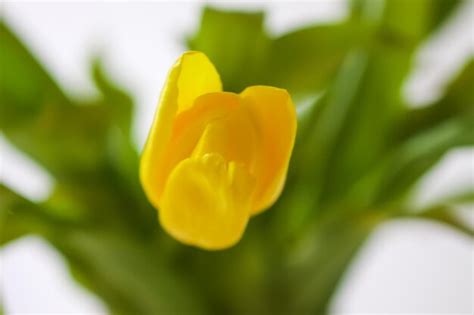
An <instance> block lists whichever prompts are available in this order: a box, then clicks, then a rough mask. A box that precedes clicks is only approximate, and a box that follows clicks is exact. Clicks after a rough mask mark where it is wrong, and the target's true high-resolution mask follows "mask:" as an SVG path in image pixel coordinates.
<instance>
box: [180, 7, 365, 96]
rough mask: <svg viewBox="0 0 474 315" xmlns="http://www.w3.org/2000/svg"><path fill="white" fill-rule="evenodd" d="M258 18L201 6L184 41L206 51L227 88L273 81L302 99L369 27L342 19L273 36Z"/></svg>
mask: <svg viewBox="0 0 474 315" xmlns="http://www.w3.org/2000/svg"><path fill="white" fill-rule="evenodd" d="M263 23H264V15H263V13H243V12H226V11H219V10H216V9H211V8H206V9H205V10H204V12H203V15H202V18H201V25H200V28H199V30H198V32H197V33H196V34H195V35H194V36H193V37H192V38H191V39H190V40H189V47H190V48H191V49H195V50H200V51H203V52H204V53H206V54H207V55H208V56H209V58H210V59H211V60H212V61H213V63H214V64H215V65H216V67H217V69H218V71H219V73H220V74H221V77H222V80H223V82H224V87H225V89H227V90H230V91H234V92H240V91H241V90H243V89H244V88H245V87H247V86H250V85H262V84H264V85H272V86H277V87H281V88H285V89H288V90H289V91H290V93H291V95H292V96H293V98H295V99H296V100H301V99H304V98H305V97H307V96H311V95H314V94H315V93H316V92H317V91H318V90H321V89H323V88H324V87H326V84H327V83H328V81H329V80H330V79H331V78H332V77H333V75H334V74H335V73H336V71H337V69H338V67H339V66H340V65H341V63H342V62H343V59H344V57H345V55H346V54H347V53H348V52H349V51H350V50H351V49H352V48H354V47H357V46H359V45H360V44H361V43H363V42H364V41H366V40H367V36H368V33H369V29H368V28H367V27H365V26H364V25H362V24H359V23H345V22H344V23H340V24H332V25H321V26H312V27H307V28H302V29H299V30H296V31H292V32H290V33H287V34H284V35H282V36H279V37H272V36H270V35H269V34H268V33H267V32H266V31H265V29H264V24H263ZM229 30H232V32H231V35H229ZM349 32H350V33H351V36H350V37H348V36H347V33H349Z"/></svg>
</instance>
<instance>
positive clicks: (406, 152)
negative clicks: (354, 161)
mask: <svg viewBox="0 0 474 315" xmlns="http://www.w3.org/2000/svg"><path fill="white" fill-rule="evenodd" d="M473 126H474V115H470V116H466V117H463V118H462V119H452V120H450V121H447V122H446V123H444V124H442V125H441V126H438V127H435V128H432V129H430V130H428V131H426V132H424V133H422V134H420V135H418V136H416V137H412V138H411V139H409V140H407V141H406V142H405V143H404V144H402V145H400V147H399V148H398V149H397V150H395V153H394V154H393V155H391V160H390V161H391V162H389V163H387V164H386V166H385V169H386V171H387V172H386V174H385V176H384V179H383V180H382V182H381V183H380V188H379V193H378V197H377V200H378V201H379V202H383V201H387V200H390V198H395V197H400V196H403V195H404V194H405V193H406V192H408V191H409V190H410V188H412V187H413V185H414V184H415V183H416V182H418V180H420V179H421V177H422V175H424V174H425V173H426V172H427V171H428V170H430V169H431V168H432V167H433V166H434V165H435V164H436V163H437V162H438V161H439V160H440V159H441V158H442V157H443V156H444V154H445V153H446V152H448V151H449V150H451V149H453V148H455V147H460V146H472V145H474V128H473Z"/></svg>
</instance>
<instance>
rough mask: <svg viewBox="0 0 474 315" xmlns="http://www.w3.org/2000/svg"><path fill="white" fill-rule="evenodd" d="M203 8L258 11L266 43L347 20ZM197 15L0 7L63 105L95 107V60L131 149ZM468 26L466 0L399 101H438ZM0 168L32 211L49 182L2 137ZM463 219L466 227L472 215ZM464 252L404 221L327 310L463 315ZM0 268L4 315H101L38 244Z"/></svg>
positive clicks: (329, 5) (276, 7)
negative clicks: (79, 101) (89, 102)
mask: <svg viewBox="0 0 474 315" xmlns="http://www.w3.org/2000/svg"><path fill="white" fill-rule="evenodd" d="M374 1H377V0H374ZM214 4H217V5H218V6H220V7H231V8H241V9H242V8H243V9H258V8H264V9H265V10H266V11H267V27H268V29H269V30H270V31H271V32H272V33H273V34H278V33H281V32H284V31H287V30H289V29H291V28H295V27H298V26H301V25H305V24H307V23H311V22H314V21H320V22H324V21H334V20H338V19H341V18H343V17H344V16H345V15H346V14H347V8H346V6H345V3H344V2H343V1H340V0H337V1H336V0H334V1H331V0H327V1H311V2H272V3H270V2H240V3H235V2H234V3H229V2H227V3H222V2H220V3H214ZM201 7H202V3H200V2H196V1H194V2H115V3H111V2H83V3H58V2H52V3H27V2H21V3H13V2H2V6H1V13H2V16H3V18H5V20H6V21H7V22H8V23H9V25H11V26H12V27H13V29H14V30H15V31H16V32H17V33H18V34H19V35H20V36H21V37H22V38H23V39H24V40H25V41H26V42H27V43H28V45H29V47H30V48H31V49H32V50H33V51H34V52H35V54H36V55H37V56H38V57H39V58H40V60H41V61H42V62H43V63H44V64H45V65H46V67H47V68H48V70H49V71H50V72H51V73H53V75H54V76H55V77H56V78H57V80H58V81H59V82H62V83H63V85H64V88H66V89H67V90H68V91H69V92H70V93H71V95H72V96H76V97H79V96H80V97H84V96H87V97H94V95H95V93H96V92H97V91H96V90H95V89H94V87H93V86H92V84H91V82H90V79H89V72H88V65H89V61H90V59H91V57H92V56H94V54H99V55H101V56H104V59H105V60H106V66H107V70H108V71H109V73H111V74H112V76H113V77H114V79H115V80H116V81H118V82H120V83H121V84H123V85H124V86H126V87H127V88H128V89H129V90H130V91H131V92H132V93H133V95H134V97H135V100H136V101H137V104H138V108H137V111H136V118H135V130H134V136H135V141H136V143H137V145H138V146H139V147H141V146H142V145H143V142H144V139H145V137H146V133H147V130H148V127H149V125H150V122H151V117H152V114H153V112H154V110H155V104H156V101H157V99H158V95H159V93H160V89H161V86H162V84H163V82H164V79H165V76H166V73H167V71H168V68H169V67H170V65H171V64H172V63H173V61H174V60H175V59H176V58H177V56H179V54H180V53H181V52H182V51H183V49H184V47H183V45H182V42H183V39H184V37H185V35H186V34H188V33H189V32H191V31H192V30H193V29H194V27H195V26H196V25H197V23H198V21H199V16H200V14H199V12H200V9H201ZM473 23H474V2H473V1H469V0H468V1H467V2H466V5H465V6H463V7H462V9H461V10H459V11H458V12H457V14H456V16H455V18H453V19H452V20H451V21H450V25H449V26H448V27H447V28H446V29H445V30H443V31H442V32H441V33H440V34H439V35H438V36H436V37H435V38H432V39H430V41H429V42H428V43H427V44H426V45H425V47H424V49H423V50H422V51H421V52H420V54H419V56H418V59H417V60H418V61H417V68H416V71H415V72H414V73H413V74H412V75H411V77H410V80H409V81H408V83H407V86H406V88H405V97H407V98H408V99H410V100H411V101H412V102H414V103H416V104H418V105H420V106H422V105H423V104H424V103H426V102H427V101H429V100H433V99H435V98H436V97H437V96H438V95H439V94H440V93H441V92H440V91H441V88H440V87H442V86H443V84H444V83H445V81H444V79H443V78H445V77H446V76H447V75H449V74H453V73H455V72H456V71H457V69H458V68H459V67H460V66H461V65H462V63H463V62H464V60H465V58H466V56H468V55H472V54H473V52H474V31H473V30H474V24H473ZM0 45H1V43H0ZM0 47H1V46H0ZM25 79H27V78H25ZM473 158H474V157H473V151H472V150H458V151H455V152H453V153H451V154H449V155H448V156H447V157H446V158H445V159H444V160H443V162H442V163H441V165H440V166H439V167H438V168H436V170H435V171H434V172H433V173H432V174H430V175H429V176H427V178H425V180H424V181H423V183H422V185H420V189H419V194H418V197H417V198H416V200H415V201H416V203H418V204H425V203H427V202H428V201H429V200H430V199H432V198H433V197H436V196H439V195H440V194H443V193H445V192H447V191H451V190H455V189H456V187H462V186H463V185H466V184H467V183H470V184H471V185H472V184H473V182H474V178H473V176H474V174H473V173H474V165H473ZM0 163H1V164H0V167H1V169H0V170H1V173H0V181H3V182H5V183H6V184H7V185H9V186H10V187H12V188H14V189H15V190H16V191H18V192H19V193H21V194H23V195H24V196H26V197H28V198H30V199H32V200H42V199H43V198H45V197H46V196H47V195H48V194H49V192H50V189H51V186H52V183H53V181H52V179H51V177H50V176H49V175H48V174H47V173H46V172H45V171H44V170H42V169H41V168H40V167H38V166H37V165H36V164H35V163H34V162H33V161H31V160H29V159H28V158H27V157H24V156H23V155H21V153H19V152H18V151H16V150H15V149H14V148H13V147H11V146H10V145H9V144H8V143H7V141H6V140H5V139H4V138H3V137H1V136H0ZM465 214H466V213H465ZM465 217H466V219H467V220H470V221H471V223H472V221H473V217H472V209H471V210H470V212H469V210H468V212H467V214H466V215H465ZM473 253H474V252H473V242H472V240H470V239H468V238H466V237H464V236H461V235H459V234H458V233H456V232H453V231H451V230H449V229H447V228H445V227H442V226H438V225H436V224H432V223H422V222H414V221H406V222H402V221H400V222H393V223H390V224H386V225H384V226H382V227H381V228H379V229H378V230H377V231H376V233H375V235H373V237H372V239H371V240H370V242H369V243H368V244H367V246H366V247H365V249H364V250H363V251H362V252H361V253H360V254H359V257H358V259H357V260H356V262H355V263H354V264H353V266H352V267H351V269H350V271H349V273H348V274H347V276H346V281H345V282H344V285H343V286H342V287H341V288H340V290H339V292H338V294H337V296H336V299H335V300H334V303H333V306H332V310H333V312H334V313H338V314H355V313H359V314H361V313H377V314H381V313H410V314H421V313H426V314H434V313H443V314H471V313H472V312H473V300H474V294H473V280H474V279H473ZM0 264H1V266H0V267H1V268H0V284H1V287H0V290H1V294H2V296H3V304H4V307H5V309H6V312H7V314H51V313H54V314H59V313H68V314H71V313H75V314H105V313H106V311H105V307H104V306H103V305H102V304H101V302H100V301H99V300H97V299H96V298H95V297H93V296H91V295H90V294H89V293H88V292H87V291H85V290H83V289H82V288H80V287H78V286H77V285H76V284H75V283H74V282H73V281H72V280H71V279H70V277H69V275H68V272H67V268H66V266H65V265H64V261H63V259H62V258H61V256H60V255H58V254H57V253H56V252H55V251H54V250H53V249H52V248H51V247H49V245H48V244H47V243H45V242H43V241H42V240H40V239H38V238H33V237H26V238H23V239H20V240H18V241H16V242H14V243H12V244H10V245H8V246H6V247H5V248H4V249H2V250H0Z"/></svg>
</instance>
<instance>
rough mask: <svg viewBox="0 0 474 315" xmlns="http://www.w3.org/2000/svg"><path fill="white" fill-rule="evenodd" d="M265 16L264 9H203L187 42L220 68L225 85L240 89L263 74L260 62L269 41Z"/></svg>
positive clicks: (231, 89)
mask: <svg viewBox="0 0 474 315" xmlns="http://www.w3.org/2000/svg"><path fill="white" fill-rule="evenodd" d="M263 17H264V16H263V13H262V12H257V13H243V12H226V11H220V10H215V9H212V8H210V7H206V8H205V9H204V11H203V13H202V18H201V25H200V28H199V30H198V31H197V33H196V34H194V35H193V36H192V38H190V39H189V41H188V45H189V47H190V48H191V49H194V50H199V51H202V52H204V53H206V54H207V55H208V56H209V58H210V59H211V61H212V62H213V63H214V65H215V66H216V67H217V69H218V70H219V73H220V75H221V79H222V81H223V84H224V88H225V89H227V90H230V91H235V92H240V91H241V90H242V89H243V88H245V87H246V86H248V85H251V82H255V81H256V80H258V78H259V77H260V76H261V65H262V63H263V61H264V60H265V56H266V54H267V50H268V45H269V42H270V40H269V38H268V35H267V34H266V32H265V30H264V26H263Z"/></svg>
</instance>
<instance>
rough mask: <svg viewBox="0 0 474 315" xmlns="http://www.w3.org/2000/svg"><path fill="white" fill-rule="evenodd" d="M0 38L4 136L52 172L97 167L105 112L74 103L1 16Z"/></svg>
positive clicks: (0, 116) (60, 173) (101, 155)
mask: <svg viewBox="0 0 474 315" xmlns="http://www.w3.org/2000/svg"><path fill="white" fill-rule="evenodd" d="M0 42H1V43H2V44H1V45H2V46H1V47H2V49H0V67H1V69H2V80H1V81H0V128H1V129H2V130H3V132H4V134H5V136H6V137H7V138H8V140H9V141H10V142H12V143H13V144H14V145H15V146H16V147H18V148H19V149H21V150H22V151H23V152H25V153H27V154H28V155H30V156H31V157H33V158H34V159H35V160H37V161H38V162H40V164H41V165H43V166H44V167H46V168H47V169H48V170H49V171H50V172H51V173H53V174H54V175H55V176H59V177H61V176H64V175H65V174H68V173H69V174H70V173H71V172H72V173H75V172H82V171H85V170H87V169H89V170H90V169H96V168H98V167H99V165H100V164H101V163H102V162H103V158H104V149H103V148H104V147H106V146H105V135H106V132H107V123H108V120H109V117H108V115H109V114H108V112H107V111H106V110H105V109H104V108H103V107H99V106H75V105H74V104H73V103H72V102H71V101H70V100H69V99H68V98H67V97H66V96H65V95H64V93H62V91H61V90H60V89H59V87H58V86H57V84H56V83H55V82H54V81H53V80H52V79H51V77H50V76H49V75H48V74H47V73H46V71H45V70H44V69H43V68H42V67H41V66H40V65H39V64H38V62H37V61H36V60H35V59H34V58H33V57H32V56H31V54H30V53H29V52H28V50H27V49H26V48H25V47H24V46H23V44H21V42H20V41H19V40H18V39H17V37H16V36H15V35H14V34H13V33H12V32H11V31H10V30H9V29H8V27H7V26H6V25H5V24H4V23H3V22H0ZM26 78H28V79H26Z"/></svg>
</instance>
